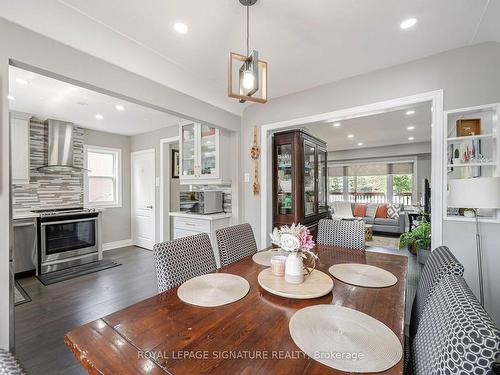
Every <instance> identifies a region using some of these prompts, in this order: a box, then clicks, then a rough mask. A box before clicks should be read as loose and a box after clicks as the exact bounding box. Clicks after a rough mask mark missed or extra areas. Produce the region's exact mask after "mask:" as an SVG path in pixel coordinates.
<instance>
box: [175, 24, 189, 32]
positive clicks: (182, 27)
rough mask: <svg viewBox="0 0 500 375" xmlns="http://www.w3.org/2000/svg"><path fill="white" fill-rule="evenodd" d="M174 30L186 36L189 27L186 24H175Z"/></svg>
mask: <svg viewBox="0 0 500 375" xmlns="http://www.w3.org/2000/svg"><path fill="white" fill-rule="evenodd" d="M174 30H175V31H177V32H178V33H179V34H186V33H187V32H188V27H187V25H186V24H185V23H184V22H176V23H174Z"/></svg>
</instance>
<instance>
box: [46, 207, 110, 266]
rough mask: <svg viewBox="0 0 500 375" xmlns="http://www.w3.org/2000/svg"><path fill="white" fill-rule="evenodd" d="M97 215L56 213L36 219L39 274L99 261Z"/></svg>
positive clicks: (96, 213)
mask: <svg viewBox="0 0 500 375" xmlns="http://www.w3.org/2000/svg"><path fill="white" fill-rule="evenodd" d="M99 227H100V225H99V213H98V212H87V211H86V212H83V211H71V212H56V213H51V214H42V215H41V216H40V217H39V218H38V232H39V236H38V241H39V244H38V245H39V246H38V248H39V249H40V252H39V263H40V267H39V272H41V273H47V272H52V271H56V270H59V269H63V268H68V267H72V266H75V265H79V264H82V263H88V262H92V261H96V260H98V259H99V258H100V254H99V249H100V243H99V242H100V241H99V239H100V233H99Z"/></svg>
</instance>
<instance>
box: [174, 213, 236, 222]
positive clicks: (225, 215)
mask: <svg viewBox="0 0 500 375" xmlns="http://www.w3.org/2000/svg"><path fill="white" fill-rule="evenodd" d="M168 214H169V216H174V217H187V218H192V219H203V220H219V219H226V218H229V217H231V216H232V214H231V213H226V212H221V213H218V214H208V215H200V214H192V213H189V212H179V211H177V212H169V213H168Z"/></svg>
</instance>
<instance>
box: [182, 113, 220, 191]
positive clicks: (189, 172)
mask: <svg viewBox="0 0 500 375" xmlns="http://www.w3.org/2000/svg"><path fill="white" fill-rule="evenodd" d="M179 128H180V135H179V139H180V140H181V142H180V158H179V159H180V161H179V162H180V166H179V167H180V168H179V170H180V175H179V180H180V183H181V184H200V183H203V184H220V183H223V182H224V181H223V173H222V170H221V154H222V151H221V131H220V130H219V129H218V128H216V127H214V126H211V125H208V124H201V123H197V122H192V121H183V122H181V124H180V126H179Z"/></svg>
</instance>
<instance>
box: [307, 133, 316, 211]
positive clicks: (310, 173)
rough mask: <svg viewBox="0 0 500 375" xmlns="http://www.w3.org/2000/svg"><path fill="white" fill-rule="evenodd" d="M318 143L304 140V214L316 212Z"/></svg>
mask: <svg viewBox="0 0 500 375" xmlns="http://www.w3.org/2000/svg"><path fill="white" fill-rule="evenodd" d="M315 157H316V145H315V144H314V143H310V142H307V141H304V216H311V215H314V214H315V213H316V171H315V163H314V161H315Z"/></svg>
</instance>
